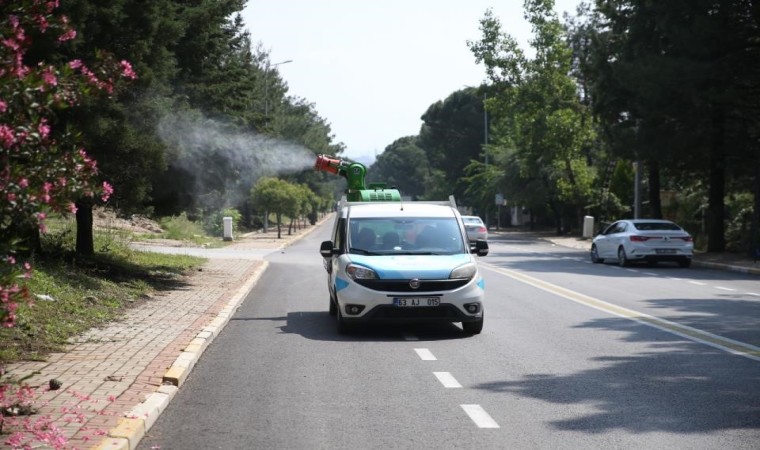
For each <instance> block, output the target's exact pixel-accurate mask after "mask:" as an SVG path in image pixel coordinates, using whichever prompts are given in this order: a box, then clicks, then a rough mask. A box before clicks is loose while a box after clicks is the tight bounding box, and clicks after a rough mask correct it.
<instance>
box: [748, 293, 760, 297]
mask: <svg viewBox="0 0 760 450" xmlns="http://www.w3.org/2000/svg"><path fill="white" fill-rule="evenodd" d="M745 294H747V295H754V296H755V297H760V294H757V293H755V292H745Z"/></svg>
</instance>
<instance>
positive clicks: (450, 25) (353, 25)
mask: <svg viewBox="0 0 760 450" xmlns="http://www.w3.org/2000/svg"><path fill="white" fill-rule="evenodd" d="M578 3H579V0H555V9H556V11H557V12H558V14H559V16H560V17H562V14H563V13H564V12H569V13H571V14H574V13H575V8H576V5H577V4H578ZM487 9H491V10H493V12H494V15H495V16H496V17H498V18H499V20H500V21H501V24H502V29H503V31H505V32H507V33H509V34H510V35H512V36H513V37H514V38H515V39H516V40H517V41H518V42H519V43H520V45H521V46H522V47H523V48H524V49H525V50H529V40H530V39H531V29H530V25H529V24H528V23H527V22H526V21H525V19H524V18H523V2H522V0H500V1H496V0H490V1H484V0H276V1H273V0H248V3H247V5H246V8H245V10H244V11H243V13H242V15H243V20H244V22H245V24H246V28H247V29H248V31H249V32H250V33H251V38H252V40H253V43H254V45H255V44H257V43H260V44H261V45H262V47H263V48H264V49H265V50H267V51H269V52H270V61H271V63H272V64H273V65H276V67H277V70H278V72H279V73H280V76H281V78H282V79H283V80H284V81H285V82H286V84H287V85H288V95H290V96H294V97H298V98H302V99H305V100H306V101H308V102H310V103H313V104H314V106H315V109H316V111H317V113H318V114H319V115H320V116H321V117H322V118H323V119H325V120H326V121H327V122H328V123H329V124H330V128H331V130H332V133H333V142H335V143H338V142H341V143H343V144H344V146H345V147H346V150H345V151H344V153H343V156H345V157H348V158H351V159H354V160H358V161H360V162H363V163H365V164H371V163H372V161H373V160H374V158H375V156H376V155H379V154H380V153H382V152H383V150H384V149H385V148H386V147H387V146H388V145H390V144H391V143H393V142H394V141H395V140H396V139H399V138H401V137H404V136H410V135H416V134H418V133H419V131H420V126H421V125H422V120H421V119H420V117H421V116H422V115H423V114H424V113H425V111H427V109H428V107H429V106H430V105H432V104H433V103H435V102H437V101H439V100H444V99H445V98H446V97H448V96H449V95H450V94H451V93H453V92H455V91H457V90H459V89H463V88H465V87H467V86H478V85H480V84H482V83H483V82H484V81H485V70H484V68H483V66H482V65H478V64H476V63H475V58H474V56H473V55H472V53H471V52H470V50H469V48H468V47H467V41H468V40H470V41H477V40H479V39H480V29H479V27H480V23H479V21H480V19H481V18H482V17H483V15H484V13H485V11H486V10H487ZM284 61H290V62H285V63H283V64H278V63H281V62H284Z"/></svg>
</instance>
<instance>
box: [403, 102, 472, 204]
mask: <svg viewBox="0 0 760 450" xmlns="http://www.w3.org/2000/svg"><path fill="white" fill-rule="evenodd" d="M483 117H484V114H483V99H482V98H481V97H480V96H478V95H477V91H476V89H474V88H467V89H463V90H460V91H456V92H454V93H453V94H451V95H449V96H448V97H447V98H446V99H445V100H443V101H439V102H436V103H434V104H433V105H431V106H430V107H429V108H428V110H427V111H426V112H425V114H423V115H422V122H423V124H422V128H421V129H420V134H419V137H418V139H417V142H416V145H417V146H418V147H420V148H421V149H423V150H424V151H425V154H426V155H427V160H428V163H429V165H430V168H431V169H432V170H439V171H440V174H441V175H442V176H443V179H442V180H441V182H442V183H443V185H439V187H441V188H442V187H443V186H445V187H446V190H447V192H446V193H445V194H446V197H448V196H449V195H451V194H454V196H455V197H456V198H457V199H458V200H457V201H458V202H461V203H466V202H467V201H468V199H466V198H465V190H466V189H467V186H466V184H465V183H464V182H462V181H461V180H460V177H461V176H462V174H463V173H464V168H465V167H467V165H468V164H469V163H470V161H471V160H477V159H479V158H480V154H481V152H482V149H483V145H484V143H485V129H484V123H483Z"/></svg>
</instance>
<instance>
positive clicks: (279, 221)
mask: <svg viewBox="0 0 760 450" xmlns="http://www.w3.org/2000/svg"><path fill="white" fill-rule="evenodd" d="M275 215H276V216H277V239H282V214H280V213H276V214H275Z"/></svg>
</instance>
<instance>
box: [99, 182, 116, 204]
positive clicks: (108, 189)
mask: <svg viewBox="0 0 760 450" xmlns="http://www.w3.org/2000/svg"><path fill="white" fill-rule="evenodd" d="M111 194H113V186H111V185H110V184H108V182H107V181H104V182H103V195H101V196H100V199H101V200H103V201H104V202H107V201H108V199H109V198H110V197H111Z"/></svg>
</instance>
